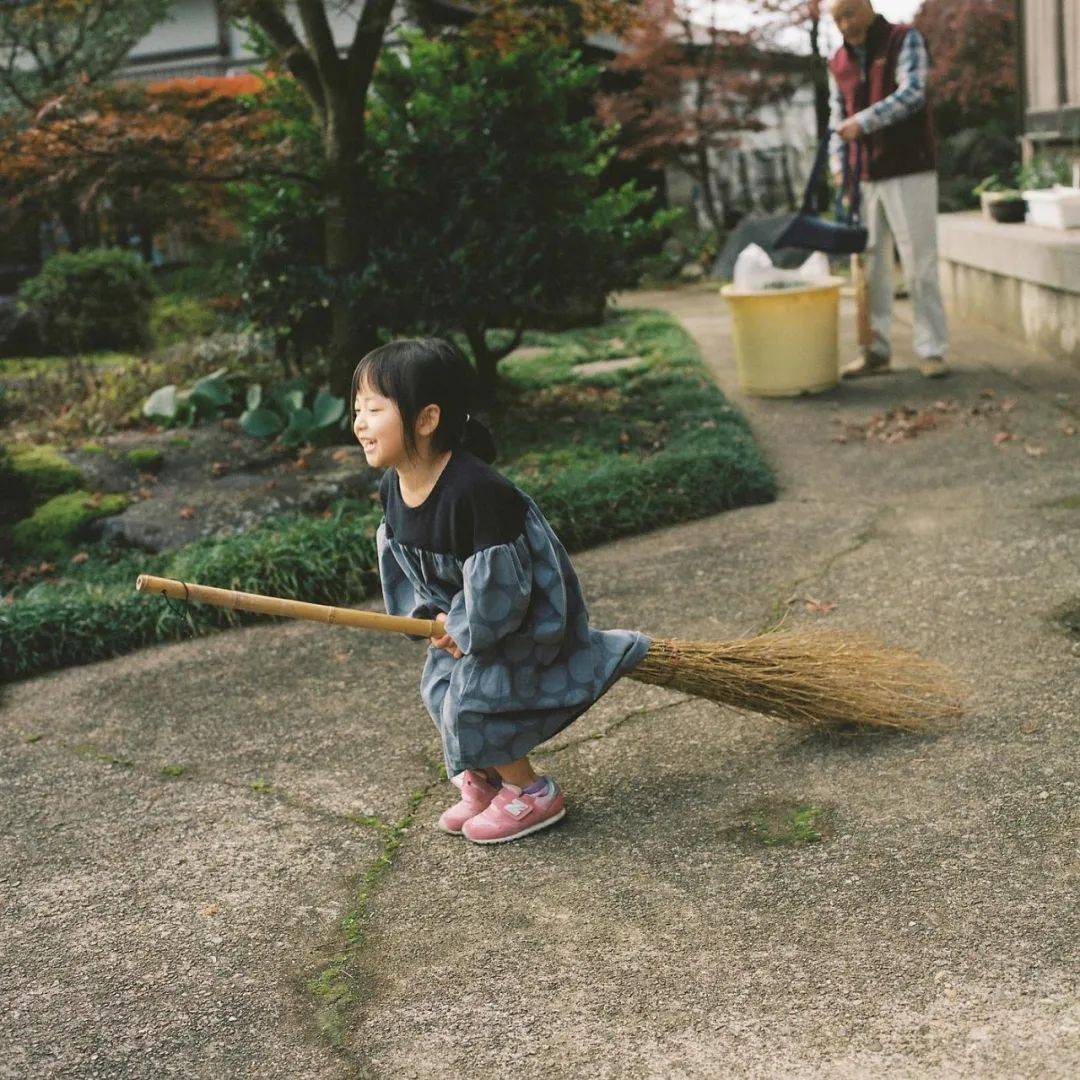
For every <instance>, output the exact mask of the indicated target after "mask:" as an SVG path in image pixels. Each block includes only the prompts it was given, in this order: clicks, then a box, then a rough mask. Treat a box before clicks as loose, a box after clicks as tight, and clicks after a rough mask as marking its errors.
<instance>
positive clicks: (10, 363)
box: [0, 349, 140, 380]
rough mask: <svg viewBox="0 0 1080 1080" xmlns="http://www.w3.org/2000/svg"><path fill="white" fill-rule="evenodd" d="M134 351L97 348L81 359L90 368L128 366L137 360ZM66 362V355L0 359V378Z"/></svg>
mask: <svg viewBox="0 0 1080 1080" xmlns="http://www.w3.org/2000/svg"><path fill="white" fill-rule="evenodd" d="M139 359H140V358H139V356H138V354H136V353H128V352H116V351H114V350H112V349H99V350H97V351H95V352H88V353H86V354H85V355H84V356H83V357H82V360H83V362H84V363H85V364H88V365H89V366H90V367H92V368H107V367H129V366H130V365H131V364H134V363H136V362H137V361H138V360H139ZM67 363H68V358H67V357H66V356H57V355H53V356H16V357H12V358H11V359H3V360H0V380H2V379H4V378H5V377H7V376H18V375H37V374H38V373H39V372H42V371H51V370H53V369H55V368H63V367H64V365H65V364H67Z"/></svg>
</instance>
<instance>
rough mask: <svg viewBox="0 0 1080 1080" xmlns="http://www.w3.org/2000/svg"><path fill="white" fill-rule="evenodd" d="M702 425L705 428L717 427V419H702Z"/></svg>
mask: <svg viewBox="0 0 1080 1080" xmlns="http://www.w3.org/2000/svg"><path fill="white" fill-rule="evenodd" d="M701 426H702V427H703V428H714V427H716V421H715V420H702V421H701Z"/></svg>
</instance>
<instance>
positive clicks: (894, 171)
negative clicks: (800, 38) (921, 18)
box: [829, 15, 937, 180]
mask: <svg viewBox="0 0 1080 1080" xmlns="http://www.w3.org/2000/svg"><path fill="white" fill-rule="evenodd" d="M910 29H911V26H910V25H909V24H907V23H895V24H894V23H891V22H889V21H888V20H887V19H886V18H884V17H883V16H881V15H878V16H876V17H875V18H874V21H873V22H872V23H871V24H870V30H869V32H868V34H867V35H866V70H865V72H864V70H863V66H862V64H861V62H860V61H859V58H858V56H856V55H855V52H854V50H853V49H851V47H850V46H848V45H841V46H840V48H839V49H837V50H836V52H835V53H833V55H832V58H831V59H830V60H829V70H830V71H831V72H832V74H833V78H834V79H836V85H837V87H838V88H839V90H840V93H841V94H842V95H843V97H844V105H845V112H846V114H847V115H848V116H854V115H855V113H857V112H861V111H862V110H863V109H865V108H867V107H868V106H870V105H873V104H874V103H875V102H878V101H881V100H882V99H883V98H887V97H888V96H889V95H890V94H891V93H892V92H893V91H894V90H895V89H896V62H897V60H898V58H899V56H900V46H901V45H902V44H903V41H904V37H905V36H906V35H907V32H908V31H909V30H910ZM927 94H928V96H927V105H924V106H923V107H922V108H921V109H919V110H918V111H916V112H915V113H913V114H912V115H911V116H909V117H907V119H905V120H901V121H900V122H899V123H896V124H892V125H890V126H889V127H887V128H882V129H881V130H880V131H875V132H873V133H872V134H870V135H864V136H863V137H862V139H861V140H860V142H861V143H862V179H863V180H887V179H888V178H889V177H892V176H906V175H908V174H909V173H918V172H927V171H929V170H931V169H935V168H937V142H936V140H935V139H934V127H933V123H932V122H931V120H930V109H929V108H928V104H929V91H928V92H927ZM855 154H856V144H855V143H849V144H848V160H849V161H850V162H851V167H852V169H854V168H855Z"/></svg>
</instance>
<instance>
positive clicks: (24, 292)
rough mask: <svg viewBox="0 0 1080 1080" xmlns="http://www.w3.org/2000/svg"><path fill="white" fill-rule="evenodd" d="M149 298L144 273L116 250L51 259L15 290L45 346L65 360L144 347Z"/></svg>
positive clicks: (134, 259)
mask: <svg viewBox="0 0 1080 1080" xmlns="http://www.w3.org/2000/svg"><path fill="white" fill-rule="evenodd" d="M153 298H154V281H153V276H152V274H151V272H150V270H149V268H148V267H147V266H146V264H145V263H144V262H143V261H142V260H141V259H140V258H139V257H138V256H137V255H135V254H133V253H132V252H130V251H122V250H120V249H119V248H89V249H87V250H84V251H73V252H62V253H61V254H59V255H54V256H52V258H50V259H49V260H48V262H46V263H45V266H44V267H43V268H42V271H41V273H40V274H38V275H37V277H34V278H31V279H30V280H29V281H26V282H24V283H23V284H22V285H21V286H20V288H19V299H20V300H21V301H22V302H23V303H24V304H26V305H27V306H28V307H29V308H30V310H31V311H32V312H33V315H34V319H35V321H36V322H37V324H38V327H39V330H40V333H41V336H42V338H43V339H44V341H45V342H46V344H47V345H48V346H49V347H50V348H53V349H55V350H56V351H57V352H61V353H64V354H65V355H74V354H77V353H81V352H86V351H88V350H91V349H107V348H108V349H139V348H143V347H144V346H147V345H149V343H150V311H151V306H152V303H153Z"/></svg>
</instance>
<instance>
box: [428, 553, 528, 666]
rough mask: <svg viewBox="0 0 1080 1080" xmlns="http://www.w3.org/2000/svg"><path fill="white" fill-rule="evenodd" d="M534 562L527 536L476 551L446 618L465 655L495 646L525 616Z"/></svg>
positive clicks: (467, 563) (463, 573)
mask: <svg viewBox="0 0 1080 1080" xmlns="http://www.w3.org/2000/svg"><path fill="white" fill-rule="evenodd" d="M532 591H533V562H532V556H531V554H530V552H529V545H528V543H527V541H526V539H525V537H524V536H521V537H519V538H518V539H517V540H515V541H514V542H513V543H509V544H495V545H493V546H491V547H486V548H482V549H481V550H480V551H476V552H473V554H472V555H470V556H469V557H468V558H467V559H466V560H465V562H464V564H463V566H462V588H461V590H460V591H459V592H458V593H457V595H456V596H455V597H454V600H453V603H452V604H451V606H450V611H449V612H447V616H446V632H447V633H448V634H449V635H450V636H451V637H452V638H453V639H454V641H455V643H456V644H457V646H458V648H459V649H461V651H462V652H463V653H479V652H484V651H485V650H487V649H490V648H492V647H493V646H494V645H495V644H497V643H498V642H499V641H501V640H502V639H503V638H505V637H507V636H508V635H510V634H512V633H514V631H515V630H517V629H518V628H519V627H520V626H521V624H522V622H523V621H524V619H525V615H526V613H527V612H528V610H529V602H530V599H531V598H532Z"/></svg>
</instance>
